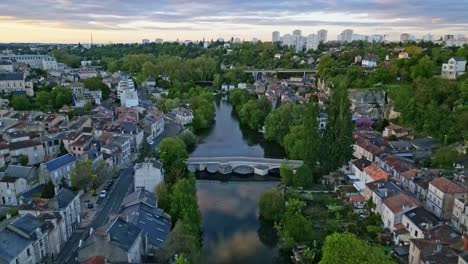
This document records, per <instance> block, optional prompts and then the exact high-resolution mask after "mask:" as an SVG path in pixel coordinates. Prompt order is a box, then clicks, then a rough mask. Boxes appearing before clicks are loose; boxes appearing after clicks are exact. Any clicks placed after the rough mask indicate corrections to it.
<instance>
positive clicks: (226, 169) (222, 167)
mask: <svg viewBox="0 0 468 264" xmlns="http://www.w3.org/2000/svg"><path fill="white" fill-rule="evenodd" d="M218 172H219V173H221V174H231V173H232V166H231V165H229V164H227V163H220V164H219V165H218Z"/></svg>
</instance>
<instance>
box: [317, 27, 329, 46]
mask: <svg viewBox="0 0 468 264" xmlns="http://www.w3.org/2000/svg"><path fill="white" fill-rule="evenodd" d="M317 38H318V41H319V42H320V43H326V42H327V41H328V31H327V30H326V29H320V30H319V31H317Z"/></svg>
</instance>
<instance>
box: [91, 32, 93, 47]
mask: <svg viewBox="0 0 468 264" xmlns="http://www.w3.org/2000/svg"><path fill="white" fill-rule="evenodd" d="M92 46H93V32H91V47H92Z"/></svg>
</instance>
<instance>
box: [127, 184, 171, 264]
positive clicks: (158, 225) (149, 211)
mask: <svg viewBox="0 0 468 264" xmlns="http://www.w3.org/2000/svg"><path fill="white" fill-rule="evenodd" d="M119 214H120V216H121V217H122V218H124V219H125V220H126V221H127V222H128V223H131V224H133V225H135V226H137V227H139V228H140V229H141V230H142V240H143V250H142V253H143V255H144V256H153V255H154V254H155V253H156V252H157V250H160V249H161V248H162V247H163V246H164V243H165V241H166V240H167V239H168V237H169V233H170V230H171V218H170V216H169V215H168V214H166V213H165V212H164V211H163V210H162V209H159V208H157V201H156V198H155V195H154V194H153V193H151V192H149V191H147V190H145V189H139V190H137V191H136V192H134V193H131V194H129V195H127V197H125V199H124V201H123V203H122V209H121V211H120V213H119Z"/></svg>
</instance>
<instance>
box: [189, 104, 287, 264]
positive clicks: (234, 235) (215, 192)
mask: <svg viewBox="0 0 468 264" xmlns="http://www.w3.org/2000/svg"><path fill="white" fill-rule="evenodd" d="M215 104H216V124H215V125H214V127H213V128H212V129H211V130H209V131H207V132H206V133H205V134H204V135H202V139H201V141H200V142H199V144H198V146H197V147H196V149H195V150H194V151H193V152H192V153H191V156H194V157H196V156H198V157H208V156H211V157H213V156H223V157H228V156H249V157H277V158H283V157H284V153H283V151H282V150H281V148H279V147H278V146H275V145H273V144H269V143H264V142H263V140H262V137H261V135H258V133H256V132H253V131H243V130H241V129H240V128H239V122H238V120H237V118H236V116H235V115H234V114H233V112H232V107H231V105H230V104H228V103H227V102H226V101H224V100H222V99H221V98H217V100H216V103H215ZM256 179H257V181H253V178H252V180H250V179H249V178H245V179H243V180H240V181H239V180H238V178H237V180H236V181H233V180H229V181H216V180H215V181H211V180H198V181H197V191H198V200H199V205H200V210H201V212H202V216H203V259H204V260H203V262H204V263H242V264H250V263H282V262H283V261H282V260H281V257H280V256H279V254H278V250H277V248H276V241H275V237H274V232H273V230H272V227H271V226H270V225H266V224H262V223H260V221H259V220H258V199H259V197H260V194H261V193H262V192H264V191H266V190H269V189H271V188H274V187H275V186H276V185H277V184H278V182H277V181H258V177H256Z"/></svg>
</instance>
